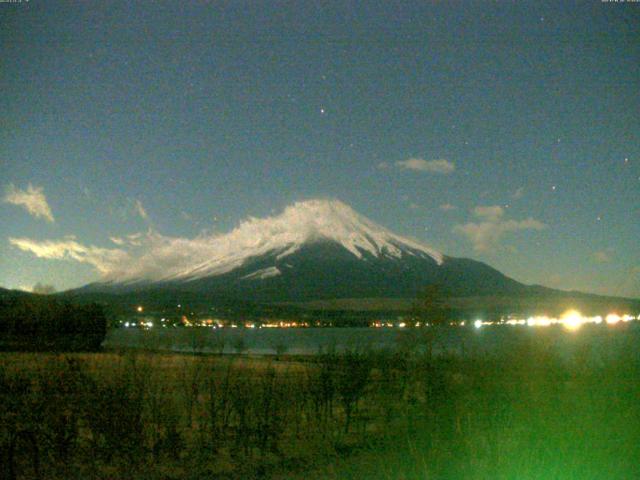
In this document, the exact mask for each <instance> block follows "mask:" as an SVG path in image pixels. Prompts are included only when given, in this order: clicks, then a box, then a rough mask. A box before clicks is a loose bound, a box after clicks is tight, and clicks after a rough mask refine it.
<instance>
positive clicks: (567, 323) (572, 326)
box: [473, 310, 640, 330]
mask: <svg viewBox="0 0 640 480" xmlns="http://www.w3.org/2000/svg"><path fill="white" fill-rule="evenodd" d="M636 319H638V320H640V315H639V316H638V317H637V318H636V317H634V316H632V315H626V314H625V315H618V314H615V313H610V314H609V315H607V316H606V317H604V319H603V318H602V317H601V316H599V315H598V316H595V317H585V316H583V315H582V314H581V313H580V312H578V311H577V310H569V311H567V312H565V313H564V314H563V315H562V316H561V317H560V318H552V317H547V316H539V317H529V318H527V319H509V320H506V321H500V322H487V321H483V320H476V321H475V322H473V325H474V327H476V328H481V327H483V326H485V325H504V324H506V325H526V326H529V327H548V326H550V325H562V326H564V327H565V328H566V329H567V330H577V329H578V328H580V327H581V326H582V325H584V324H587V323H593V324H596V325H598V324H601V323H602V322H603V321H604V322H605V323H607V324H608V325H615V324H617V323H620V322H630V321H632V320H636Z"/></svg>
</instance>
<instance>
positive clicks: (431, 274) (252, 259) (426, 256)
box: [65, 200, 640, 311]
mask: <svg viewBox="0 0 640 480" xmlns="http://www.w3.org/2000/svg"><path fill="white" fill-rule="evenodd" d="M151 272H153V273H149V272H145V271H144V270H143V269H137V270H136V269H135V268H133V269H132V270H130V271H127V272H122V273H121V274H118V273H116V274H114V275H112V276H111V277H110V278H109V279H108V280H107V281H104V282H98V283H93V284H90V285H87V286H85V287H82V288H80V289H75V290H71V291H68V292H65V295H67V296H73V297H80V298H82V297H84V298H93V299H104V300H107V299H108V301H112V302H113V301H117V299H120V300H122V301H124V300H125V299H127V300H126V301H133V300H132V299H135V298H146V299H152V300H153V301H155V302H157V303H169V302H174V301H176V300H178V301H179V299H180V298H189V299H191V300H192V301H197V300H198V299H200V301H201V302H202V303H207V302H209V303H215V302H222V301H224V302H229V301H232V302H233V301H235V302H251V303H260V304H270V305H274V304H278V305H282V304H286V305H293V306H297V307H301V308H314V309H322V308H325V309H361V310H371V309H374V310H375V309H376V308H374V307H373V306H374V305H378V306H379V309H382V310H402V309H404V308H408V306H410V304H411V302H412V301H413V299H415V298H416V297H417V296H418V295H419V293H420V291H421V289H423V288H424V287H425V286H427V285H433V284H437V285H438V286H439V288H440V291H441V292H442V295H443V296H445V297H447V298H449V299H450V301H451V303H452V304H454V305H457V306H458V307H459V308H460V309H462V310H478V309H481V310H482V309H484V310H486V309H490V308H498V307H499V308H500V309H501V310H504V311H508V310H509V309H512V310H529V311H532V310H535V309H537V310H540V308H544V309H547V310H557V309H559V308H565V307H566V306H573V305H576V306H582V307H583V308H587V309H590V310H593V309H598V308H603V309H605V308H607V309H608V308H625V309H630V308H631V309H633V308H640V302H639V301H636V300H629V299H620V298H614V297H601V296H596V295H589V294H583V293H576V292H564V291H559V290H553V289H549V288H545V287H541V286H530V285H524V284H522V283H520V282H517V281H516V280H514V279H511V278H509V277H507V276H506V275H504V274H502V273H500V272H499V271H498V270H496V269H494V268H492V267H490V266H489V265H486V264H485V263H482V262H478V261H475V260H471V259H466V258H454V257H449V256H447V255H444V254H442V253H440V252H437V251H435V250H434V249H432V248H430V247H428V246H426V245H424V244H422V243H420V242H417V241H414V240H411V239H408V238H404V237H401V236H399V235H396V234H394V233H392V232H391V231H389V230H387V229H386V228H384V227H382V226H380V225H378V224H376V223H375V222H373V221H371V220H369V219H367V218H365V217H364V216H362V215H360V214H358V213H357V212H355V211H354V210H353V209H352V208H351V207H349V206H348V205H345V204H344V203H342V202H340V201H336V200H310V201H305V202H298V203H295V204H293V205H292V206H290V207H288V208H286V209H285V211H284V212H283V213H282V214H281V215H278V216H274V217H269V218H265V219H250V220H249V221H247V222H244V223H243V224H241V225H240V226H239V227H238V228H236V229H235V230H233V231H232V232H230V233H228V234H226V235H221V236H219V237H215V238H214V239H212V240H211V241H210V243H209V244H207V245H204V246H203V247H202V249H200V251H199V252H198V254H197V255H194V256H193V258H187V259H185V258H180V263H179V264H178V265H171V266H168V268H167V269H166V271H161V272H158V270H157V269H156V270H153V269H152V270H151Z"/></svg>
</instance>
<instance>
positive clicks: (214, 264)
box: [106, 200, 443, 282]
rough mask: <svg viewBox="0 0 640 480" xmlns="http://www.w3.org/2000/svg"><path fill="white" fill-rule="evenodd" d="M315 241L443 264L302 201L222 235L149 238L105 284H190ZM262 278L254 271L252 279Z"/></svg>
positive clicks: (438, 257) (349, 213) (332, 206)
mask: <svg viewBox="0 0 640 480" xmlns="http://www.w3.org/2000/svg"><path fill="white" fill-rule="evenodd" d="M317 241H331V242H335V243H338V244H340V245H341V246H342V247H344V248H345V249H346V250H348V251H349V252H350V253H351V254H353V255H354V256H355V257H357V258H359V259H363V258H364V257H365V256H366V255H372V256H374V257H390V258H401V257H402V256H403V255H411V256H420V257H424V258H428V257H430V258H431V259H432V260H433V261H435V262H436V263H437V264H441V263H442V261H443V256H442V254H440V253H439V252H436V251H435V250H433V249H431V248H429V247H427V246H425V245H423V244H421V243H419V242H416V241H413V240H410V239H407V238H403V237H401V236H399V235H396V234H394V233H392V232H391V231H389V230H387V229H386V228H384V227H382V226H380V225H378V224H376V223H375V222H373V221H371V220H369V219H368V218H366V217H364V216H362V215H360V214H358V213H357V212H355V211H354V210H353V209H352V208H351V207H349V206H348V205H346V204H344V203H342V202H341V201H339V200H307V201H300V202H296V203H294V204H293V205H290V206H289V207H287V208H285V210H284V211H283V212H282V213H281V214H279V215H274V216H271V217H266V218H249V219H248V220H246V221H244V222H242V223H240V225H238V226H237V227H236V228H235V229H233V230H232V231H230V232H228V233H226V234H221V235H212V236H200V237H197V238H195V239H192V240H188V239H178V238H171V237H164V236H161V235H157V234H154V235H149V238H148V239H147V242H148V243H149V248H148V249H147V250H146V251H145V252H143V253H142V255H139V256H138V257H137V258H135V257H132V258H131V259H130V261H128V262H127V264H126V265H125V266H124V269H122V270H120V271H112V273H111V274H110V275H108V278H106V280H113V281H116V282H123V281H132V280H138V279H145V280H150V281H175V280H178V281H188V280H195V279H199V278H205V277H209V276H215V275H221V274H224V273H227V272H230V271H232V270H234V269H235V268H238V267H240V266H242V265H243V264H245V262H246V261H248V260H249V259H251V258H256V257H260V256H263V255H267V254H271V255H275V256H276V257H277V259H278V260H281V259H283V258H284V257H287V256H288V255H291V254H293V253H295V252H297V251H298V250H300V248H302V246H303V245H306V244H309V243H312V242H317ZM269 272H270V274H271V275H275V274H276V272H275V270H273V271H271V270H270V271H269ZM267 276H270V275H267ZM262 277H263V275H262V272H259V273H256V276H255V277H252V278H262Z"/></svg>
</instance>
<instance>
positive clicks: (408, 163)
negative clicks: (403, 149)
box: [396, 158, 456, 174]
mask: <svg viewBox="0 0 640 480" xmlns="http://www.w3.org/2000/svg"><path fill="white" fill-rule="evenodd" d="M396 166H397V167H399V168H402V169H404V170H414V171H417V172H426V173H440V174H448V173H452V172H453V171H455V169H456V167H455V165H454V164H453V163H452V162H450V161H449V160H444V159H440V160H424V159H423V158H409V159H407V160H400V161H398V162H396Z"/></svg>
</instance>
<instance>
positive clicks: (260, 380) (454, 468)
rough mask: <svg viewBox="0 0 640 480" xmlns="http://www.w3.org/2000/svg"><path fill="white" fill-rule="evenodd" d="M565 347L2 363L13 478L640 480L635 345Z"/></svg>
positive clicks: (550, 339)
mask: <svg viewBox="0 0 640 480" xmlns="http://www.w3.org/2000/svg"><path fill="white" fill-rule="evenodd" d="M580 333H581V334H585V335H586V334H588V333H589V332H587V331H585V332H580ZM416 335H425V333H424V332H416ZM557 335H559V333H558V332H556V331H554V330H548V331H544V332H543V331H538V332H536V334H535V335H522V337H521V338H520V339H519V341H517V342H511V343H510V345H509V346H504V348H501V349H500V351H498V352H492V353H486V352H481V351H479V350H475V349H474V348H473V346H472V345H471V346H470V348H469V349H468V350H467V351H466V352H465V353H464V355H457V356H454V357H448V356H438V357H433V356H431V355H430V354H429V353H426V352H428V351H429V349H424V348H422V349H420V348H417V347H419V346H420V344H421V343H422V344H424V343H425V342H426V343H428V342H429V339H428V338H421V337H416V338H414V339H413V340H414V341H412V342H408V341H404V342H403V343H402V344H400V345H398V348H397V349H396V350H394V351H385V352H371V351H357V350H353V351H347V352H341V353H339V354H338V353H336V352H331V351H329V352H322V353H320V354H319V355H318V356H316V357H313V358H308V359H304V361H302V360H303V359H295V358H286V359H282V358H281V359H280V360H277V359H276V358H275V357H274V358H248V357H245V356H236V357H221V356H187V355H160V354H148V353H135V352H129V353H102V354H66V355H54V354H43V353H41V354H33V353H31V354H27V353H11V354H10V353H5V354H0V395H2V398H1V401H2V407H3V408H2V409H0V446H1V449H2V452H1V453H2V462H0V465H2V468H3V469H4V470H3V471H2V472H0V473H1V475H0V476H1V477H2V478H9V479H11V478H37V477H40V478H60V479H62V478H64V479H73V478H78V479H80V478H82V479H88V478H105V479H106V478H109V479H112V478H140V479H142V478H145V479H155V478H157V479H171V478H175V479H178V478H193V479H200V478H282V479H285V478H287V479H297V478H309V477H312V478H353V479H356V478H359V479H360V478H373V479H378V478H380V479H414V478H415V479H418V478H420V479H431V478H433V479H458V478H460V479H475V478H477V479H489V478H491V479H493V478H496V479H500V478H504V479H512V478H513V479H516V478H517V479H546V478H549V479H574V478H575V479H595V478H602V479H605V478H606V479H627V478H640V466H639V465H638V463H637V458H639V456H640V442H639V440H640V355H639V352H638V348H637V346H636V345H635V344H634V339H635V336H633V337H632V336H625V334H624V333H623V332H615V333H613V334H611V338H609V337H607V335H605V334H603V338H602V342H601V344H600V346H601V347H602V348H601V349H600V350H596V349H595V348H594V347H593V346H592V345H591V344H589V343H584V344H583V345H579V346H578V348H575V349H573V350H572V351H571V353H570V354H567V355H565V354H564V353H565V352H561V351H558V350H557V348H556V343H555V339H556V337H557ZM613 335H616V337H615V338H614V337H613ZM607 342H609V344H608V343H607Z"/></svg>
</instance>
